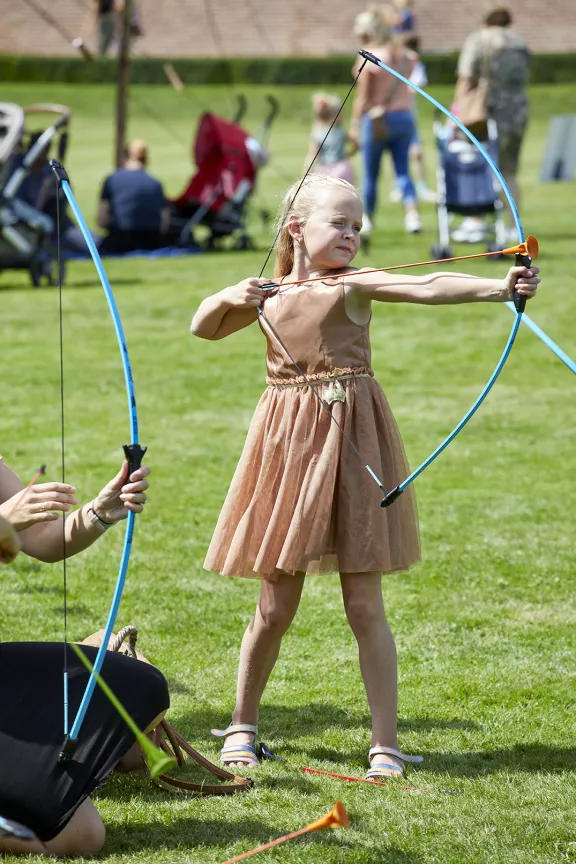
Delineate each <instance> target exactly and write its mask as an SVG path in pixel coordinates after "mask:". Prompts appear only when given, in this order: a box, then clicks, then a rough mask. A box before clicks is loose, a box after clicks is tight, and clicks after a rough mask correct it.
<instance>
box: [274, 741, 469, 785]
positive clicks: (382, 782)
mask: <svg viewBox="0 0 576 864" xmlns="http://www.w3.org/2000/svg"><path fill="white" fill-rule="evenodd" d="M258 755H259V757H260V759H262V760H266V759H270V760H272V761H273V762H283V763H284V764H285V765H290V766H291V767H294V768H300V769H301V771H303V772H304V774H320V775H321V776H322V777H331V778H332V779H333V780H342V781H343V782H345V783H368V784H369V785H370V786H388V785H389V782H388V781H387V780H368V779H367V778H366V777H351V776H350V775H349V774H335V773H334V772H332V771H321V770H320V768H309V767H308V765H294V763H293V762H289V761H288V759H285V758H284V757H283V756H277V755H276V754H275V753H272V751H271V750H270V748H269V747H268V746H267V745H266V744H265V743H264V742H263V741H261V742H260V744H259V753H258ZM390 780H391V783H392V784H393V785H394V787H395V788H399V787H400V788H402V789H404V790H405V791H406V792H425V793H426V792H428V793H432V792H436V791H438V790H436V789H426V788H424V787H421V786H420V787H419V786H409V785H407V784H406V783H404V784H401V783H400V780H399V779H398V778H397V777H393V778H390ZM439 791H440V792H446V793H449V794H453V793H455V791H456V790H453V789H440V790H439Z"/></svg>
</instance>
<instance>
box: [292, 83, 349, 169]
mask: <svg viewBox="0 0 576 864" xmlns="http://www.w3.org/2000/svg"><path fill="white" fill-rule="evenodd" d="M340 107H341V102H340V99H339V98H338V96H332V95H331V94H330V93H314V94H313V96H312V110H313V113H314V122H313V125H312V131H311V133H310V146H309V148H308V155H307V156H306V166H305V170H306V169H307V168H308V166H309V165H310V163H311V162H312V159H313V158H314V157H315V156H316V154H317V153H318V152H320V155H319V157H318V159H317V161H316V162H315V163H314V170H315V172H316V173H317V174H328V176H330V177H339V178H340V179H341V180H346V181H347V182H348V183H351V184H352V186H354V185H355V183H354V169H353V168H352V165H351V164H350V161H349V157H350V156H353V155H354V153H356V151H357V150H358V144H357V143H356V141H355V140H354V139H353V138H352V137H351V136H350V135H349V134H348V133H347V132H346V130H345V129H344V127H343V126H342V117H341V116H340V117H338V120H337V121H336V123H335V124H334V126H333V128H332V129H331V130H330V134H329V135H328V137H327V138H326V141H324V138H325V137H326V133H327V132H328V130H329V129H330V125H331V124H332V123H333V122H334V118H335V117H336V116H337V114H338V111H339V110H340ZM323 141H324V144H322V142H323ZM347 145H349V149H348V152H347V151H346V146H347Z"/></svg>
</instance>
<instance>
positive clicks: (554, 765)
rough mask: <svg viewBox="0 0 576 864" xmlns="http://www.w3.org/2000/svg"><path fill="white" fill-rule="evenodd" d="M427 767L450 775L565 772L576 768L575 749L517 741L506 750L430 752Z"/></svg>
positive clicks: (427, 755) (480, 775)
mask: <svg viewBox="0 0 576 864" xmlns="http://www.w3.org/2000/svg"><path fill="white" fill-rule="evenodd" d="M425 758H426V762H425V767H426V771H432V772H436V771H437V772H438V773H442V774H449V775H450V776H451V777H482V776H484V775H488V774H495V773H497V772H499V771H507V772H511V771H514V772H519V773H542V774H563V773H573V772H574V770H575V769H576V749H574V748H568V747H547V746H545V745H543V744H540V743H538V744H536V743H534V744H516V745H515V746H514V747H510V748H509V749H506V750H484V751H476V752H468V753H454V754H452V753H427V754H426V757H425Z"/></svg>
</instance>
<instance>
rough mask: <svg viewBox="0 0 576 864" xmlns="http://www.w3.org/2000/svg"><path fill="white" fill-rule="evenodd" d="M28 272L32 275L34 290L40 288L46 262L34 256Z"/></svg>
mask: <svg viewBox="0 0 576 864" xmlns="http://www.w3.org/2000/svg"><path fill="white" fill-rule="evenodd" d="M28 271H29V273H30V281H31V282H32V285H33V286H34V288H39V287H40V283H41V281H42V276H43V275H44V262H43V261H42V259H41V258H40V256H39V255H33V256H32V258H31V259H30V266H29V267H28Z"/></svg>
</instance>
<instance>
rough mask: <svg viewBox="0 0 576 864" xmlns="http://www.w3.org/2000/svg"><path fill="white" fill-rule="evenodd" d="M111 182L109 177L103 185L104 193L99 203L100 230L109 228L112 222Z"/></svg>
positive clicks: (101, 194)
mask: <svg viewBox="0 0 576 864" xmlns="http://www.w3.org/2000/svg"><path fill="white" fill-rule="evenodd" d="M109 181H110V177H107V178H106V180H105V181H104V183H103V184H102V192H101V193H100V201H99V203H98V226H99V227H100V228H108V227H109V226H110V221H111V208H110V197H111V196H110V182H109Z"/></svg>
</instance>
